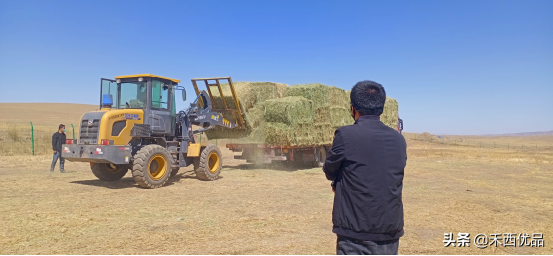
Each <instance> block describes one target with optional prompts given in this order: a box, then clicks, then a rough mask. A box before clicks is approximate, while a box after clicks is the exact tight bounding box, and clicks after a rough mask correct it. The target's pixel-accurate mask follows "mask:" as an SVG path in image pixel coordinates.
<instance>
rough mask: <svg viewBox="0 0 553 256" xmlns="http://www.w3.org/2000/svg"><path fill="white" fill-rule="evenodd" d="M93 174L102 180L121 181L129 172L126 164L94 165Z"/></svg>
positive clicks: (92, 167)
mask: <svg viewBox="0 0 553 256" xmlns="http://www.w3.org/2000/svg"><path fill="white" fill-rule="evenodd" d="M90 169H91V170H92V173H93V174H94V176H96V177H97V178H98V179H100V180H107V181H112V180H120V179H121V178H123V177H124V176H125V174H127V172H128V171H129V167H128V165H125V164H104V163H94V164H92V165H91V166H90Z"/></svg>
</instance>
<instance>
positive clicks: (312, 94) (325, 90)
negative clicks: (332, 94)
mask: <svg viewBox="0 0 553 256" xmlns="http://www.w3.org/2000/svg"><path fill="white" fill-rule="evenodd" d="M286 96H301V97H304V98H306V99H308V100H310V101H312V102H313V109H318V108H321V107H330V102H329V87H328V86H326V85H324V84H297V85H292V86H290V87H289V88H288V90H287V91H286Z"/></svg>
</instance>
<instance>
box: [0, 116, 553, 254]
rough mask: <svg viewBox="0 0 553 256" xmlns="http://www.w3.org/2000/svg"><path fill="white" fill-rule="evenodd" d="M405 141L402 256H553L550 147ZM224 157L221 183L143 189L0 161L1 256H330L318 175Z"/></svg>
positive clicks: (77, 172) (184, 182) (324, 187)
mask: <svg viewBox="0 0 553 256" xmlns="http://www.w3.org/2000/svg"><path fill="white" fill-rule="evenodd" d="M2 115H3V116H4V113H3V114H2ZM77 119H78V118H77ZM4 122H6V123H9V122H7V121H5V120H4ZM525 139H527V138H526V137H523V138H522V140H525ZM407 141H408V158H409V159H408V164H407V168H406V170H405V180H404V190H403V198H404V209H405V236H404V237H403V238H402V239H401V240H400V249H399V252H400V254H553V249H552V248H551V245H550V242H551V241H552V240H551V237H552V236H553V232H552V231H553V221H551V219H553V190H552V189H551V184H553V151H551V150H516V149H502V148H499V149H497V148H496V149H493V148H477V147H468V146H461V145H449V144H439V143H432V142H425V141H418V140H414V139H408V140H407ZM2 143H4V142H2ZM219 143H220V144H219V145H220V146H221V144H223V142H221V141H219ZM223 154H224V157H223V161H224V169H223V171H222V173H221V176H222V177H221V178H220V179H219V180H216V181H212V182H205V181H200V180H197V179H195V177H194V174H193V173H192V172H191V168H181V171H180V172H179V174H178V175H177V177H175V178H174V179H172V180H171V181H170V182H169V183H168V184H166V185H165V186H164V187H162V188H159V189H153V190H148V189H142V188H140V187H138V186H137V185H136V184H135V182H134V180H133V179H132V177H131V176H130V173H129V174H127V176H126V177H124V178H123V179H122V180H120V181H115V182H105V181H99V180H97V179H96V177H94V175H93V174H92V173H91V171H90V168H89V166H88V164H86V163H72V162H67V161H66V170H68V171H69V173H66V174H62V173H59V171H58V170H59V167H58V168H56V172H55V173H53V174H50V173H49V164H50V161H51V160H50V155H38V156H31V155H29V154H24V155H22V154H19V155H17V154H15V155H13V154H12V155H2V154H0V181H1V182H2V186H0V198H2V204H1V207H0V214H1V215H2V216H3V221H2V228H1V229H0V254H334V253H335V239H336V237H335V235H334V234H333V233H332V232H331V227H332V223H331V209H332V201H333V193H332V191H331V189H330V182H329V181H327V180H326V179H325V177H324V174H323V173H322V171H321V169H320V168H313V169H296V168H293V167H289V166H284V165H250V164H246V163H245V162H244V161H242V160H234V159H233V157H232V155H233V153H232V152H230V151H228V150H223ZM449 232H452V233H454V234H457V233H458V232H468V233H470V234H471V238H473V237H474V236H475V235H476V234H478V233H484V234H487V235H488V236H489V234H493V233H517V234H518V233H530V235H531V233H543V234H544V240H545V247H543V248H530V247H516V248H513V247H503V246H499V247H491V248H486V249H478V248H476V247H475V246H474V244H472V243H471V247H469V248H458V247H444V243H443V240H444V233H449Z"/></svg>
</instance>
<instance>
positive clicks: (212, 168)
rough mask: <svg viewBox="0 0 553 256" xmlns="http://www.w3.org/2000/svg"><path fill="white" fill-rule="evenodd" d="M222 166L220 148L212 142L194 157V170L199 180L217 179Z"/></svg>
mask: <svg viewBox="0 0 553 256" xmlns="http://www.w3.org/2000/svg"><path fill="white" fill-rule="evenodd" d="M222 166H223V161H222V158H221V150H219V148H218V147H217V146H215V145H212V144H209V145H207V146H206V147H205V148H203V150H202V152H201V153H200V157H198V158H196V159H194V171H195V172H196V177H198V179H200V180H208V181H209V180H216V179H218V178H219V174H220V173H221V168H222Z"/></svg>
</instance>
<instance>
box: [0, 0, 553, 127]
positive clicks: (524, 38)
mask: <svg viewBox="0 0 553 256" xmlns="http://www.w3.org/2000/svg"><path fill="white" fill-rule="evenodd" d="M141 73H152V74H157V75H161V76H167V77H172V78H177V79H180V80H181V81H182V82H181V85H184V86H186V87H187V88H188V90H189V92H190V94H191V93H192V86H191V83H190V79H191V78H196V77H213V76H232V78H233V80H234V81H273V82H282V83H287V84H290V85H292V84H299V83H316V82H318V83H323V84H327V85H334V86H338V87H341V88H344V89H350V88H351V87H352V86H353V85H354V84H355V83H356V82H357V81H360V80H365V79H369V80H373V81H376V82H379V83H381V84H382V85H384V87H385V88H386V91H387V94H388V96H390V97H393V98H396V99H397V100H398V101H399V107H400V116H401V118H402V119H404V122H405V131H408V132H430V133H435V134H490V133H509V132H530V131H543V130H553V118H552V117H553V1H507V0H502V1H491V0H489V1H230V0H229V1H0V88H1V93H0V102H69V103H88V104H98V102H99V99H98V97H99V92H98V91H99V83H100V82H99V80H100V78H101V77H104V78H113V77H114V76H117V75H128V74H141ZM178 107H180V108H184V107H185V104H184V103H181V104H179V105H178Z"/></svg>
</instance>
